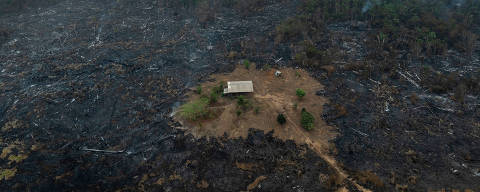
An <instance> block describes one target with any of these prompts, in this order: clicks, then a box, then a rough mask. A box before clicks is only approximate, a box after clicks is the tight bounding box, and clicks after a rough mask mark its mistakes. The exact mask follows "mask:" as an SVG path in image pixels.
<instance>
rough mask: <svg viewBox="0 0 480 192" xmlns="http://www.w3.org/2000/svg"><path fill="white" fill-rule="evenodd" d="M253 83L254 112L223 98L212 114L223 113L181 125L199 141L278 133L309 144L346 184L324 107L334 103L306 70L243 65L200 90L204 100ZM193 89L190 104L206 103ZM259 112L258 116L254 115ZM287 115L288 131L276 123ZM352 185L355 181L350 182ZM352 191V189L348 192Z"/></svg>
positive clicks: (275, 135)
mask: <svg viewBox="0 0 480 192" xmlns="http://www.w3.org/2000/svg"><path fill="white" fill-rule="evenodd" d="M277 70H278V71H281V73H282V74H281V76H279V77H277V76H275V72H276V71H277ZM247 80H251V81H253V87H254V93H247V94H241V95H244V96H246V98H248V99H249V101H250V102H251V103H252V106H251V107H250V110H247V111H246V112H242V113H241V114H240V115H238V114H237V111H238V110H240V109H239V107H238V105H237V103H236V99H235V98H236V96H232V95H229V96H224V97H221V98H220V99H219V100H218V102H217V103H216V104H214V105H212V106H210V110H212V111H217V112H218V111H220V112H218V113H217V114H216V115H215V117H212V118H209V119H206V120H200V121H188V120H185V119H182V118H181V117H180V115H177V116H176V117H175V119H176V120H178V121H179V122H181V123H182V124H183V127H182V128H181V129H183V130H187V131H186V132H187V133H191V134H192V135H194V136H195V137H197V138H201V137H208V138H214V137H221V136H223V135H227V136H228V137H230V138H239V137H241V138H246V137H247V136H248V132H249V131H248V130H249V129H250V128H254V129H259V130H263V131H265V132H270V131H273V136H274V137H277V138H279V139H281V140H284V141H286V140H293V141H295V142H296V143H297V144H306V145H308V146H309V147H311V148H312V149H313V150H314V151H316V152H317V154H318V155H319V156H320V157H322V158H323V159H324V160H325V161H326V162H327V163H328V164H329V165H330V166H331V167H332V168H333V169H334V170H335V172H336V173H337V174H338V175H340V177H341V178H342V179H344V178H349V176H348V175H347V174H346V173H345V172H344V171H343V170H342V169H341V168H340V167H339V166H338V163H337V162H336V161H335V159H334V158H333V157H332V156H331V154H332V152H335V151H336V149H335V147H334V144H333V143H331V142H330V141H333V140H334V139H335V137H336V136H337V135H338V132H337V131H336V128H334V127H332V126H329V125H327V124H326V122H325V121H324V120H323V119H322V114H323V105H324V104H326V103H328V99H326V98H325V97H322V96H320V95H317V94H316V92H318V91H320V92H321V90H323V89H324V87H323V85H322V84H320V83H319V82H318V81H317V80H316V79H314V78H313V77H311V76H310V74H309V73H308V72H306V71H305V70H302V69H293V68H281V69H275V68H267V69H257V68H256V67H255V65H254V64H253V66H250V67H249V68H246V67H245V66H243V65H237V67H236V69H235V70H234V71H233V72H231V73H223V74H214V75H212V76H211V79H210V80H209V81H206V82H204V83H203V84H200V86H201V87H202V92H203V94H205V93H210V92H211V90H212V88H213V87H215V86H218V85H219V84H220V83H222V82H227V81H247ZM297 88H301V89H303V90H304V91H305V92H306V95H305V96H304V97H303V98H301V99H300V98H298V97H297V95H296V92H295V90H296V89H297ZM195 90H196V89H195V88H192V89H191V91H190V92H189V93H187V96H188V99H187V100H188V101H193V100H196V99H199V98H200V97H201V95H200V94H198V93H196V92H195ZM255 108H258V109H259V110H258V112H257V111H255V110H254V109H255ZM302 108H305V109H306V110H307V111H309V112H310V113H311V114H312V115H313V116H314V117H315V127H314V129H313V130H311V131H307V130H305V129H304V128H302V126H301V125H300V120H301V113H300V112H301V109H302ZM280 113H282V114H284V115H285V117H286V119H287V122H286V123H285V124H283V125H281V124H279V123H278V122H277V120H276V118H277V115H278V114H280ZM349 180H350V178H349ZM352 183H353V184H354V185H355V186H356V188H357V189H360V190H362V191H367V190H366V189H364V188H363V187H361V186H360V185H357V184H356V183H355V182H352ZM342 190H346V189H342Z"/></svg>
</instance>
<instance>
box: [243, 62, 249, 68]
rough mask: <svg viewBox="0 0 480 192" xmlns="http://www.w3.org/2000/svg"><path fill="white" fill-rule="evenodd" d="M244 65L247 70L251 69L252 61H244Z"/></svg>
mask: <svg viewBox="0 0 480 192" xmlns="http://www.w3.org/2000/svg"><path fill="white" fill-rule="evenodd" d="M243 65H244V66H245V69H249V68H250V61H248V60H243Z"/></svg>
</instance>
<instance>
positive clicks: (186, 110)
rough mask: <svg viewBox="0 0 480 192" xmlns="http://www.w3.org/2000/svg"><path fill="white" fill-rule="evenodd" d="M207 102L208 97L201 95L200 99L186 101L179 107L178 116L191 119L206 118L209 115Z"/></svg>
mask: <svg viewBox="0 0 480 192" xmlns="http://www.w3.org/2000/svg"><path fill="white" fill-rule="evenodd" d="M209 102H210V101H209V99H208V98H206V97H201V98H200V99H197V100H194V101H191V102H189V103H186V104H184V105H182V106H181V107H180V111H179V113H180V116H181V117H183V118H185V119H188V120H192V121H196V120H198V119H201V118H206V117H208V115H209V111H208V109H207V107H208V104H209Z"/></svg>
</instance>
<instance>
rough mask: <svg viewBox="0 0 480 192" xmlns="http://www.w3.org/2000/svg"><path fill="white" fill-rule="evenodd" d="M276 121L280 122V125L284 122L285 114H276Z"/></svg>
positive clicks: (285, 120)
mask: <svg viewBox="0 0 480 192" xmlns="http://www.w3.org/2000/svg"><path fill="white" fill-rule="evenodd" d="M277 122H278V123H280V125H283V124H285V123H286V122H287V119H286V118H285V115H283V114H282V113H280V114H278V116H277Z"/></svg>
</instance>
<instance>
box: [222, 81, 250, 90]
mask: <svg viewBox="0 0 480 192" xmlns="http://www.w3.org/2000/svg"><path fill="white" fill-rule="evenodd" d="M251 92H253V83H252V81H229V82H227V88H225V89H224V90H223V93H251Z"/></svg>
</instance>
